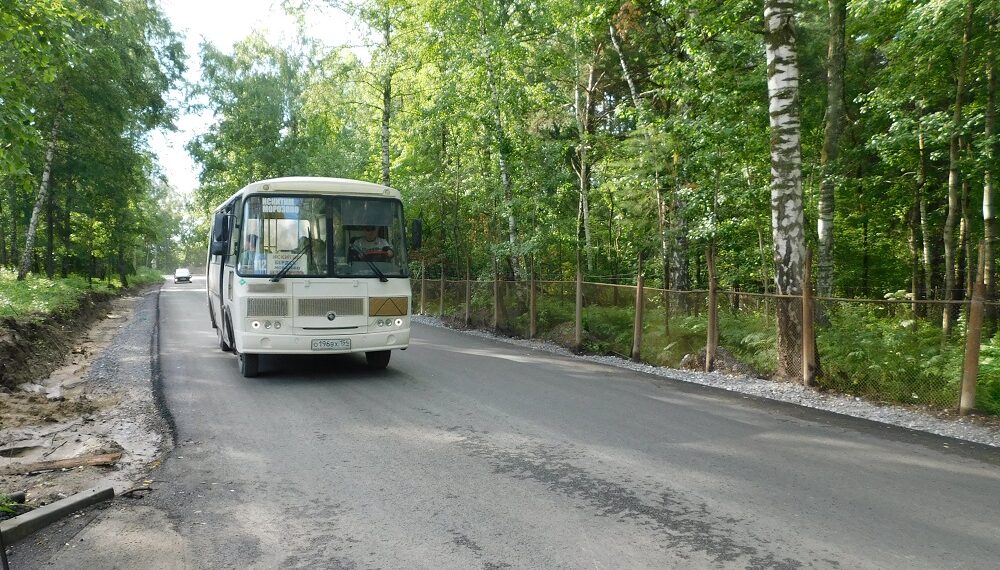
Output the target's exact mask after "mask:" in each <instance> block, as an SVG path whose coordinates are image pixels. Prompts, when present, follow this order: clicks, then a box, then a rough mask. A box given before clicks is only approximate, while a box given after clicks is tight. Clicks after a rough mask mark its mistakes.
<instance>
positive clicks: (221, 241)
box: [208, 212, 229, 255]
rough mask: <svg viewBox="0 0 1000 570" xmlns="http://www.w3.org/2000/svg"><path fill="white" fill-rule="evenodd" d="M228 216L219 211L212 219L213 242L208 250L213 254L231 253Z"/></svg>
mask: <svg viewBox="0 0 1000 570" xmlns="http://www.w3.org/2000/svg"><path fill="white" fill-rule="evenodd" d="M227 218H228V216H227V215H226V214H225V213H223V212H219V213H217V214H215V218H214V219H213V220H212V243H211V244H210V245H209V250H208V252H209V253H210V254H211V255H225V254H227V253H229V220H228V219H227Z"/></svg>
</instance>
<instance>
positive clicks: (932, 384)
mask: <svg viewBox="0 0 1000 570" xmlns="http://www.w3.org/2000/svg"><path fill="white" fill-rule="evenodd" d="M531 283H532V282H530V281H501V280H497V281H475V280H469V281H466V280H449V279H441V278H437V279H418V280H415V281H414V297H413V298H414V305H415V306H414V311H415V312H418V313H421V314H425V315H433V316H438V317H440V318H441V319H442V320H444V321H445V322H446V323H448V324H449V325H451V326H454V327H457V328H484V329H491V330H495V331H496V332H498V333H501V334H505V335H510V336H515V337H521V338H538V339H543V340H547V341H550V342H553V343H556V344H559V345H562V346H564V347H567V348H569V349H572V350H577V351H581V352H588V353H597V354H612V355H619V356H621V357H624V358H635V359H638V360H641V361H643V362H647V363H649V364H653V365H656V366H665V367H672V368H689V369H697V370H705V369H706V367H705V361H706V358H711V360H712V362H711V368H712V369H713V370H717V371H720V372H723V373H732V374H741V375H747V376H753V377H757V378H771V379H779V378H777V376H776V375H777V374H778V373H779V357H780V356H781V355H782V354H784V357H785V358H787V359H789V360H788V361H787V362H785V363H784V364H785V370H802V368H803V367H802V363H803V356H802V352H796V351H791V352H789V351H788V350H785V351H781V350H779V344H780V342H782V341H781V339H780V338H779V337H780V335H779V334H778V332H779V331H778V320H777V318H776V315H777V312H778V310H779V308H781V306H782V304H783V303H784V304H785V307H786V308H788V307H791V308H792V309H794V308H795V307H796V306H797V307H799V309H798V310H799V315H800V316H801V315H802V309H801V307H802V306H803V305H802V297H800V296H795V297H787V296H779V295H773V294H760V293H746V292H740V291H718V292H717V294H715V295H714V299H715V303H714V309H713V303H712V302H711V301H712V298H713V295H712V294H711V293H710V291H673V290H664V289H656V288H646V287H643V288H642V293H641V303H637V290H638V289H639V287H638V286H637V285H620V284H607V283H594V282H580V283H579V297H580V299H579V304H578V302H577V295H578V284H577V282H574V281H534V295H532V285H531ZM985 305H986V307H987V310H988V311H989V310H992V311H997V310H998V309H1000V306H998V304H997V303H985ZM578 306H579V309H578ZM812 306H813V317H814V321H815V325H814V329H815V333H814V334H813V335H811V336H812V338H813V339H814V343H815V353H816V371H817V374H816V377H815V380H814V382H813V385H814V386H815V387H816V388H817V389H819V390H827V391H831V392H837V393H841V394H849V395H853V396H858V397H863V398H865V399H868V400H871V401H874V402H884V403H904V404H912V405H918V406H925V407H929V408H933V409H942V410H943V409H954V408H958V407H959V402H960V394H961V391H962V378H963V371H964V370H965V369H966V368H968V364H967V363H964V362H963V360H964V358H965V356H966V345H967V344H968V343H967V339H968V338H969V333H971V332H973V331H971V330H969V322H970V319H969V314H970V309H971V303H970V302H968V301H965V302H951V303H947V302H941V301H937V302H935V301H896V300H871V299H836V298H816V299H815V302H814V303H813V305H812ZM578 310H579V321H578V320H577V319H578V317H577V311H578ZM945 311H951V312H952V313H953V314H954V315H955V320H954V322H955V324H954V326H952V327H951V330H950V331H947V332H946V331H945V329H944V328H943V327H942V320H943V316H944V315H943V313H944V312H945ZM637 312H638V313H639V315H640V319H639V326H638V327H636V314H637ZM713 313H714V314H715V319H714V323H715V327H714V328H715V330H716V331H717V333H715V334H716V335H717V339H718V340H717V343H716V344H715V346H711V343H710V342H709V338H710V335H709V333H710V327H712V323H713V320H712V319H711V316H712V314H713ZM578 322H579V325H578V324H577V323H578ZM996 328H997V327H996V323H991V322H988V323H986V324H985V325H982V326H980V327H979V329H978V330H979V333H980V338H981V341H980V343H979V355H978V359H976V361H975V362H974V363H973V364H974V365H975V367H976V369H975V371H974V374H975V378H976V379H977V384H976V385H977V391H976V395H975V400H974V401H975V407H976V408H977V409H978V410H980V411H983V412H986V413H991V414H1000V334H998V333H997V331H996ZM637 340H638V342H636V341H637ZM798 342H799V344H800V345H801V344H805V343H806V342H807V341H806V339H805V338H804V337H803V338H800V339H799V341H798ZM807 358H808V357H807ZM785 379H787V378H785Z"/></svg>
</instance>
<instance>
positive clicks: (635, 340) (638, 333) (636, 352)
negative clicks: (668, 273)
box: [632, 253, 646, 362]
mask: <svg viewBox="0 0 1000 570" xmlns="http://www.w3.org/2000/svg"><path fill="white" fill-rule="evenodd" d="M638 273H639V274H638V275H637V276H636V279H635V323H633V325H632V361H633V362H639V361H640V360H641V359H642V316H643V308H644V307H645V304H646V303H645V293H643V290H642V286H643V282H642V254H641V253H640V254H639V272H638Z"/></svg>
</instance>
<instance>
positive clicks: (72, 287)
mask: <svg viewBox="0 0 1000 570" xmlns="http://www.w3.org/2000/svg"><path fill="white" fill-rule="evenodd" d="M162 281H163V276H162V275H161V274H160V273H159V272H157V271H155V270H153V269H149V268H148V267H142V268H139V269H138V271H137V272H136V273H135V274H134V275H130V276H129V284H130V285H132V286H142V285H150V284H154V283H160V282H162ZM120 290H121V282H120V281H118V280H117V279H116V278H110V279H109V280H107V281H93V282H89V283H88V281H87V278H86V277H84V276H81V275H70V276H68V277H65V278H62V279H49V278H47V277H43V276H38V275H34V274H29V275H28V276H27V277H26V278H25V279H23V280H21V281H18V280H17V273H16V272H14V271H11V270H9V269H0V318H6V317H13V318H43V317H44V316H46V315H48V314H51V313H66V312H71V311H74V310H76V309H77V308H79V306H80V299H82V298H83V296H84V295H86V294H88V293H95V292H97V293H115V292H117V291H120Z"/></svg>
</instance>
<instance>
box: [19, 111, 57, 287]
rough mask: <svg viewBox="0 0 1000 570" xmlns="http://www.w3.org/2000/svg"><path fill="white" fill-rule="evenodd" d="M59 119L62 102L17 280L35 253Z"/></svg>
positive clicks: (32, 211)
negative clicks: (36, 234)
mask: <svg viewBox="0 0 1000 570" xmlns="http://www.w3.org/2000/svg"><path fill="white" fill-rule="evenodd" d="M61 119H62V103H60V104H59V106H58V107H57V108H56V115H55V118H54V119H52V130H51V131H49V144H48V146H47V147H46V148H45V167H44V169H43V170H42V182H41V184H39V185H38V197H37V198H35V207H34V208H33V209H32V210H31V222H29V223H28V234H27V236H26V238H25V243H24V253H23V254H22V255H21V264H20V266H19V267H18V270H17V280H18V281H23V280H24V278H25V276H27V275H28V271H29V270H30V269H31V260H32V258H33V257H34V253H35V230H37V229H38V218H39V217H40V216H41V214H42V206H43V205H44V204H45V202H46V199H47V198H48V194H49V185H50V184H51V181H52V161H53V159H54V158H55V154H56V137H57V136H58V135H59V121H60V120H61Z"/></svg>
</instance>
